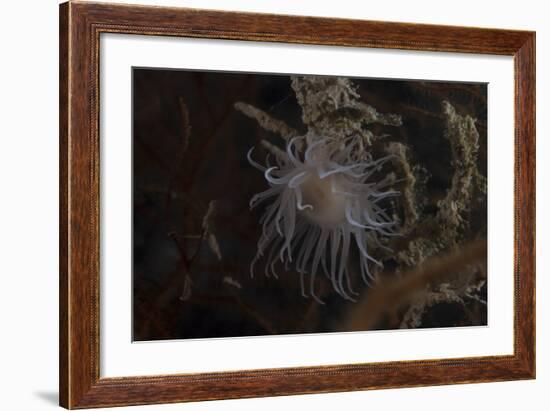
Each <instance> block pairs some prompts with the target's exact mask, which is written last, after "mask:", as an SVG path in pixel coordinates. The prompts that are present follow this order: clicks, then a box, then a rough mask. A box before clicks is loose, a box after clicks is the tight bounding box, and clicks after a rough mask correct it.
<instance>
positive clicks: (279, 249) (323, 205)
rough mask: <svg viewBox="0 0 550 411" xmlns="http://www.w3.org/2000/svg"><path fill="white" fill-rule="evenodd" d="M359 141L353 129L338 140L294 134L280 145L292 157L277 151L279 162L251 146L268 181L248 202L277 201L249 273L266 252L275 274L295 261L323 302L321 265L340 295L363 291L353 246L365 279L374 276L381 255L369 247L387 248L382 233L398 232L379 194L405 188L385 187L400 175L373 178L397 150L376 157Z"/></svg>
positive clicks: (267, 211) (269, 267) (303, 278)
mask: <svg viewBox="0 0 550 411" xmlns="http://www.w3.org/2000/svg"><path fill="white" fill-rule="evenodd" d="M298 142H300V143H302V144H300V145H298ZM304 146H305V147H304ZM298 147H304V148H303V149H299V148H298ZM359 147H362V144H361V143H360V142H358V140H357V139H356V138H353V137H352V136H350V137H346V138H344V139H343V140H340V141H337V140H335V139H331V138H322V137H318V136H312V135H306V136H299V137H294V138H292V139H290V140H289V141H288V142H287V145H286V147H285V150H284V151H282V153H284V154H286V158H279V157H277V164H278V165H277V166H270V165H269V164H267V167H264V166H262V165H261V164H259V163H257V162H256V161H254V160H253V159H252V151H253V150H252V149H251V150H250V151H249V152H248V153H247V158H248V161H249V162H250V163H251V165H252V166H253V167H255V168H256V169H258V170H260V171H261V172H262V173H263V175H264V178H265V180H266V182H267V184H268V185H269V188H268V189H267V190H265V191H263V192H261V193H258V194H256V195H254V196H253V197H252V199H251V201H250V207H251V208H254V207H257V206H258V205H259V204H260V203H262V202H265V201H267V200H270V201H271V203H270V204H269V205H267V206H266V208H265V210H264V214H263V215H262V217H261V219H260V223H261V224H262V234H261V236H260V238H259V240H258V243H257V253H256V256H255V257H254V258H253V260H252V262H251V266H250V272H251V275H253V273H254V267H255V265H256V264H257V263H258V261H260V260H261V259H265V274H266V275H267V276H271V275H272V276H274V277H277V267H276V266H277V265H278V264H279V263H281V264H282V265H283V266H284V267H285V268H286V269H287V270H288V269H289V268H290V267H291V266H293V267H294V268H295V269H296V271H297V272H298V273H299V277H300V278H299V281H300V289H301V293H302V295H304V296H308V295H309V296H311V297H312V298H313V299H315V300H316V301H318V302H320V303H323V301H322V300H321V299H320V298H319V297H318V296H317V294H316V292H315V284H316V276H317V274H318V272H323V273H324V274H325V276H326V277H327V278H328V279H329V280H330V283H331V284H332V287H333V289H334V290H335V291H336V292H337V293H338V294H339V295H340V296H342V297H343V298H345V299H347V300H350V301H355V300H354V298H353V296H355V295H358V293H357V292H355V291H354V290H353V287H352V281H351V278H350V273H349V263H350V261H349V258H350V248H351V246H352V244H353V243H355V246H356V248H357V250H358V252H357V253H356V254H357V255H358V256H359V271H360V275H361V279H362V281H363V282H364V283H365V284H367V285H370V284H371V283H372V282H373V281H375V279H376V277H375V275H373V274H372V272H371V270H370V268H369V265H370V264H376V265H378V266H382V262H381V261H379V260H377V259H375V258H374V257H372V256H371V255H370V254H369V247H371V248H372V247H375V248H387V247H385V246H384V245H383V244H382V243H381V241H380V238H381V237H386V236H392V235H397V233H396V230H395V228H396V221H394V220H393V219H392V218H390V217H389V215H388V214H387V213H386V211H385V210H384V209H383V208H382V207H381V206H380V202H381V201H382V200H385V199H388V198H391V197H394V196H396V195H399V192H398V191H396V190H392V189H387V190H384V189H385V188H386V187H389V186H391V185H393V184H392V183H393V182H395V181H394V179H393V178H391V177H389V176H388V177H386V178H383V179H382V180H380V181H370V179H371V178H372V176H374V175H377V174H376V172H377V171H379V170H380V169H381V167H382V166H383V165H384V164H385V163H387V162H388V161H389V159H390V158H391V156H385V157H382V158H379V159H377V160H373V159H372V157H371V155H370V154H368V153H364V152H363V153H359V154H357V153H356V151H357V150H358V148H359ZM353 240H354V241H353ZM355 246H354V247H355ZM266 255H267V257H266ZM307 276H309V281H306V277H307ZM306 283H308V284H309V290H308V291H306Z"/></svg>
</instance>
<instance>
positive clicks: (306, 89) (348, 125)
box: [235, 76, 487, 327]
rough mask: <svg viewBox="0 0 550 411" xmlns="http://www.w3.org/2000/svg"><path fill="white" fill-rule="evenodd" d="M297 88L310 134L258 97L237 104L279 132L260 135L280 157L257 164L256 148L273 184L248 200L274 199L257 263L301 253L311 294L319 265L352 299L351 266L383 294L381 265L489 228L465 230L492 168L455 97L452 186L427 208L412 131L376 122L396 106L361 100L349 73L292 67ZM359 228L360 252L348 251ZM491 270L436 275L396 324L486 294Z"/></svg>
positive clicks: (447, 247) (392, 119) (432, 252)
mask: <svg viewBox="0 0 550 411" xmlns="http://www.w3.org/2000/svg"><path fill="white" fill-rule="evenodd" d="M291 86H292V89H293V91H294V93H295V96H296V100H297V102H298V104H299V105H300V108H301V111H302V116H301V118H302V122H303V124H304V125H305V126H306V128H307V131H306V132H305V133H300V132H298V131H297V130H295V129H294V128H293V127H291V126H289V125H287V124H286V123H285V122H284V121H282V120H279V119H275V118H273V117H272V116H270V115H269V114H268V113H267V112H265V111H262V110H261V109H259V108H256V107H254V106H252V105H249V104H246V103H244V102H238V103H236V104H235V108H236V109H237V110H238V111H240V112H241V113H243V114H245V115H246V116H248V117H250V118H253V119H255V120H256V121H257V122H258V124H259V125H260V126H261V127H262V128H263V129H265V130H267V131H269V132H271V133H273V134H275V135H278V136H279V137H280V139H273V140H267V139H263V140H262V141H261V142H260V145H261V146H262V147H263V148H264V149H265V151H266V152H267V153H268V154H271V155H272V156H273V157H274V158H275V162H274V163H273V164H272V165H267V166H265V167H264V166H263V165H262V164H259V163H263V161H258V160H257V158H258V157H257V156H259V154H255V155H256V157H255V159H252V157H250V161H251V163H253V165H255V166H256V167H257V168H259V169H261V170H262V172H263V173H264V174H265V178H266V182H267V186H269V187H270V188H269V189H268V190H267V191H266V192H265V194H259V197H256V198H255V199H254V200H253V203H256V202H258V201H259V200H262V201H263V200H266V207H267V208H266V211H265V213H264V217H263V219H262V224H263V235H262V238H261V239H260V241H259V243H258V255H257V258H256V259H255V261H254V263H257V261H258V260H259V259H261V258H262V257H263V258H266V272H267V273H272V274H274V275H277V274H276V271H277V270H275V269H274V266H275V265H276V264H282V265H284V266H286V267H285V268H286V270H289V269H291V267H292V266H293V264H294V263H296V265H295V266H294V267H295V269H296V270H297V272H298V273H299V274H300V277H301V281H302V283H303V282H304V275H308V274H309V275H310V277H309V278H310V279H311V286H310V294H311V295H313V296H314V298H318V297H317V296H316V294H315V288H316V286H315V284H314V281H315V275H316V274H317V272H319V273H320V274H319V276H321V275H322V274H325V275H326V276H327V278H328V279H329V280H330V281H331V282H332V284H333V289H334V290H335V291H336V292H337V293H338V294H339V295H341V296H342V297H344V298H346V299H350V300H355V299H356V298H357V296H358V295H360V294H361V295H362V293H361V292H359V293H358V292H357V291H358V290H354V289H353V284H357V281H356V279H355V278H354V277H355V276H356V273H357V276H358V277H363V279H364V280H365V283H367V284H368V286H367V287H366V288H365V293H366V294H367V295H368V294H369V293H375V292H376V286H374V287H372V283H373V282H375V279H376V278H377V277H378V276H379V275H382V276H384V277H385V278H387V277H388V276H392V275H393V276H399V275H401V274H402V273H404V272H409V271H410V270H411V268H414V267H416V266H420V265H422V264H423V263H426V262H429V261H430V259H431V258H432V257H434V256H437V255H439V254H441V253H442V254H445V253H449V252H457V250H459V249H460V247H461V246H462V245H463V244H465V243H467V242H468V241H474V240H476V239H482V238H485V236H486V233H485V232H484V231H485V229H482V230H481V231H479V232H477V233H475V234H474V235H472V233H471V232H468V224H469V213H470V212H471V208H472V204H473V203H474V202H485V201H486V200H485V197H486V191H487V181H486V178H485V177H484V176H483V173H482V172H481V171H480V170H479V168H478V151H479V133H478V130H477V128H476V121H475V120H474V119H473V118H472V117H470V116H468V115H465V116H464V115H460V114H458V113H457V111H456V109H455V108H454V107H453V105H452V104H451V103H450V102H449V101H446V100H444V101H442V102H441V105H442V116H443V119H444V122H445V131H444V133H443V135H442V136H441V138H443V139H445V140H446V141H447V142H448V145H449V148H450V155H451V164H450V166H451V168H452V177H451V179H450V181H449V186H448V188H447V190H446V192H445V194H444V195H443V196H442V197H441V198H439V199H437V200H430V201H431V203H432V206H431V208H430V209H429V210H428V209H427V207H426V204H427V203H428V199H427V197H426V183H427V181H429V179H430V176H429V173H428V172H427V170H426V167H425V165H424V164H419V163H415V161H417V159H416V158H414V156H413V155H411V148H410V147H409V146H408V145H407V142H406V141H400V140H399V138H394V137H393V136H392V134H384V133H377V132H375V130H379V129H380V128H382V129H385V128H387V126H391V127H394V128H396V129H397V128H399V127H402V126H403V118H402V116H401V115H399V114H383V113H380V112H379V111H378V110H377V109H376V108H374V107H373V106H371V105H369V104H367V103H365V102H364V101H363V100H362V98H361V96H360V94H359V92H358V90H357V88H356V87H355V85H354V83H353V82H352V81H351V80H350V79H347V78H341V77H323V76H293V77H291ZM373 125H377V127H372V126H373ZM256 151H258V147H257V148H256ZM264 158H265V154H264ZM352 188H354V189H357V190H358V191H353V189H352ZM369 190H370V191H369ZM312 191H313V192H317V193H319V194H311V193H312ZM340 191H342V192H343V193H344V194H342V195H340V194H338V193H339V192H340ZM327 196H328V197H327ZM348 198H349V199H356V202H355V203H353V201H348ZM378 198H380V200H379V201H378ZM270 201H271V203H270ZM323 201H324V202H325V203H324V204H325V206H327V205H328V207H332V208H331V209H330V210H329V211H328V214H323V211H322V207H323ZM354 201H355V200H354ZM434 201H435V202H434ZM312 209H313V210H316V211H315V213H317V215H316V214H315V213H312ZM434 209H435V210H434ZM281 210H282V211H281ZM308 212H309V213H310V214H311V215H310V217H308ZM284 213H288V214H284ZM285 224H286V226H285ZM291 225H292V227H291ZM353 238H355V240H356V243H357V248H358V252H353V253H351V252H348V248H349V244H350V239H353ZM319 244H320V245H319ZM270 253H271V254H270ZM266 254H267V256H266ZM325 255H326V257H325ZM293 259H294V260H293ZM296 259H297V262H296V261H295V260H296ZM267 266H269V267H267ZM331 266H332V267H331ZM388 267H392V269H391V270H389V269H388ZM400 273H401V274H400ZM359 274H362V275H359ZM484 277H485V270H484V264H483V262H482V261H480V262H479V263H476V264H471V265H469V266H468V267H466V268H464V267H462V268H461V270H460V272H458V273H457V272H448V273H447V272H445V273H440V275H437V276H434V277H433V278H430V281H429V282H427V283H426V284H425V285H424V288H425V292H424V293H415V294H414V296H411V300H410V301H408V305H407V306H408V309H407V310H406V311H404V312H403V314H402V315H401V320H400V322H399V324H400V326H401V327H417V326H419V324H420V323H421V318H422V315H424V313H425V311H426V309H428V308H429V307H431V306H433V305H435V304H437V303H441V302H448V303H461V302H464V299H473V300H476V301H478V302H479V301H480V300H481V302H484V300H482V299H480V298H479V295H478V293H479V289H480V288H481V287H482V286H483V284H484V282H485V278H484ZM306 288H307V287H306ZM303 290H304V288H303ZM303 292H304V291H303ZM304 294H307V293H305V292H304ZM318 299H319V301H321V300H322V296H319V298H318ZM352 315H358V316H359V315H361V313H353V312H352Z"/></svg>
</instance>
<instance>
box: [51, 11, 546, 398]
mask: <svg viewBox="0 0 550 411" xmlns="http://www.w3.org/2000/svg"><path fill="white" fill-rule="evenodd" d="M101 33H126V34H136V35H156V36H175V37H200V38H209V39H231V40H254V41H275V42H288V43H301V44H318V45H334V46H355V47H368V48H387V49H405V50H420V51H433V52H461V53H483V54H494V55H504V56H513V58H514V71H515V103H514V106H515V179H514V185H515V199H514V208H515V221H514V224H515V239H514V249H515V254H514V284H515V295H514V354H513V355H504V356H486V357H475V358H460V359H441V360H418V361H399V362H384V363H372V364H359V365H357V364H354V365H346V364H341V365H335V366H322V367H298V368H283V369H269V370H242V371H237V372H213V373H201V374H178V375H164V376H154V377H147V376H145V377H123V378H100V372H99V352H100V348H101V347H100V340H99V299H100V295H99V252H100V250H99V231H100V221H99V194H100V193H99V167H100V166H99V121H100V119H99V55H100V54H99V50H100V46H101V44H100V34H101ZM59 47H60V279H59V280H60V374H59V375H60V377H59V378H60V405H61V406H63V407H66V408H70V409H73V408H90V407H107V406H126V405H137V404H153V403H173V402H184V401H202V400H213V399H223V398H246V397H260V396H275V395H291V394H305V393H321V392H338V391H353V390H367V389H381V388H398V387H413V386H425V385H441V384H462V383H475V382H489V381H505V380H519V379H531V378H535V33H534V32H528V31H512V30H495V29H482V28H466V27H448V26H435V25H421V24H404V23H388V22H379V21H354V20H344V19H329V18H314V17H295V16H278V15H267V14H252V13H231V12H220V11H206V10H195V9H184V8H165V7H149V6H131V5H112V4H94V3H88V2H69V3H64V4H62V5H61V6H60V44H59ZM510 184H512V182H510Z"/></svg>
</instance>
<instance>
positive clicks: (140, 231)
mask: <svg viewBox="0 0 550 411" xmlns="http://www.w3.org/2000/svg"><path fill="white" fill-rule="evenodd" d="M132 82H133V97H132V101H133V107H132V112H133V120H132V121H133V124H132V128H133V135H132V150H133V154H132V155H133V170H132V179H133V205H132V208H133V209H132V216H133V307H132V309H133V324H132V329H133V340H134V341H153V340H169V339H191V338H193V339H196V338H220V337H243V336H263V335H281V334H304V333H327V332H350V331H369V330H395V329H418V328H437V327H465V326H484V325H487V84H485V83H462V82H455V81H453V82H449V81H423V80H394V79H374V78H373V79H370V78H347V77H332V76H312V75H299V74H261V73H241V72H238V73H235V72H214V71H191V70H171V69H156V68H133V69H132Z"/></svg>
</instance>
